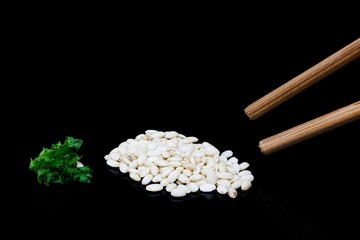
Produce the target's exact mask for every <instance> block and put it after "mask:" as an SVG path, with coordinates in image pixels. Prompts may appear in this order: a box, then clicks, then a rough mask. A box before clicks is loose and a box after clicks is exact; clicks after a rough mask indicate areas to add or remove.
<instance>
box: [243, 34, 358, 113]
mask: <svg viewBox="0 0 360 240" xmlns="http://www.w3.org/2000/svg"><path fill="white" fill-rule="evenodd" d="M359 56H360V38H358V39H357V40H355V41H354V42H352V43H350V44H348V45H347V46H345V47H344V48H342V49H340V50H339V51H337V52H335V53H334V54H332V55H331V56H329V57H327V58H326V59H324V60H323V61H321V62H319V63H318V64H316V65H314V66H313V67H311V68H309V69H308V70H306V71H305V72H303V73H301V74H300V75H298V76H296V77H294V78H293V79H291V80H290V81H288V82H286V83H285V84H283V85H281V86H280V87H278V88H276V89H275V90H273V91H272V92H270V93H268V94H266V95H265V96H263V97H262V98H260V99H258V100H257V101H255V102H254V103H252V104H250V105H249V106H248V107H246V108H245V110H244V111H245V113H246V115H247V116H248V117H249V118H250V119H251V120H254V119H257V118H259V117H261V116H262V115H264V114H265V113H267V112H269V111H270V110H272V109H273V108H275V107H276V106H278V105H280V104H281V103H283V102H285V101H286V100H288V99H289V98H291V97H293V96H295V95H296V94H298V93H300V92H301V91H303V90H305V89H306V88H308V87H310V86H311V85H313V84H315V83H316V82H318V81H320V80H321V79H323V78H324V77H326V76H328V75H329V74H331V73H333V72H334V71H336V70H338V69H340V68H341V67H343V66H345V65H346V64H348V63H350V62H351V61H353V60H355V59H356V58H358V57H359Z"/></svg>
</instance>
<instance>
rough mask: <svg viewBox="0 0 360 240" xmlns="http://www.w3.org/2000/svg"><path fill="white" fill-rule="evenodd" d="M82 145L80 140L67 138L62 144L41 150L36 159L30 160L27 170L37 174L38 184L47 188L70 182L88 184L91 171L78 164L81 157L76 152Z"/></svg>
mask: <svg viewBox="0 0 360 240" xmlns="http://www.w3.org/2000/svg"><path fill="white" fill-rule="evenodd" d="M82 143H83V140H81V139H75V138H73V137H67V138H66V140H65V142H64V144H62V143H61V142H58V143H56V144H53V145H52V146H51V148H50V149H49V148H43V150H42V151H41V153H40V154H39V156H38V157H37V158H35V159H30V166H29V168H30V170H33V171H35V172H36V173H37V175H38V176H37V179H38V182H39V183H44V184H45V185H47V186H49V185H50V183H59V184H64V183H68V182H71V181H77V182H84V183H90V182H91V177H92V175H91V173H92V170H91V169H90V168H89V167H87V166H82V164H79V163H78V162H79V160H80V159H81V156H79V155H78V154H77V150H79V148H80V147H81V144H82ZM77 166H78V167H77Z"/></svg>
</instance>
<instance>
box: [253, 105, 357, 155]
mask: <svg viewBox="0 0 360 240" xmlns="http://www.w3.org/2000/svg"><path fill="white" fill-rule="evenodd" d="M357 119H360V101H357V102H355V103H353V104H350V105H348V106H345V107H343V108H340V109H338V110H335V111H333V112H330V113H328V114H325V115H323V116H320V117H318V118H315V119H313V120H310V121H308V122H305V123H303V124H300V125H298V126H296V127H293V128H290V129H288V130H286V131H283V132H280V133H278V134H275V135H273V136H271V137H268V138H265V139H263V140H261V141H260V142H259V147H260V150H261V152H262V153H264V154H265V155H268V154H271V153H274V152H276V151H279V150H281V149H284V148H286V147H289V146H291V145H294V144H296V143H298V142H301V141H303V140H306V139H309V138H311V137H314V136H316V135H319V134H321V133H324V132H327V131H329V130H331V129H334V128H336V127H339V126H341V125H344V124H346V123H349V122H352V121H354V120H357Z"/></svg>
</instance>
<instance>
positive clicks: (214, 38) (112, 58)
mask: <svg viewBox="0 0 360 240" xmlns="http://www.w3.org/2000/svg"><path fill="white" fill-rule="evenodd" d="M215 17H216V16H215ZM288 17H289V16H288ZM134 18H135V17H134ZM154 18H156V17H154ZM185 19H186V16H182V18H179V19H178V21H174V22H173V21H171V22H168V21H167V18H159V19H157V20H156V21H147V20H142V21H139V22H138V23H137V24H134V22H135V20H136V19H131V20H128V21H120V22H121V23H119V25H116V26H114V25H108V24H106V23H107V22H106V21H105V23H101V24H99V23H97V21H94V22H91V23H89V22H86V21H85V20H84V22H82V21H81V19H80V20H79V21H77V22H76V23H70V24H63V22H62V21H61V20H59V21H58V22H52V23H50V24H49V23H46V21H44V19H39V21H38V22H36V23H26V22H23V23H22V25H21V26H22V28H21V31H20V35H21V37H19V38H16V39H15V40H16V41H15V44H16V45H17V51H16V52H14V56H13V57H14V58H15V60H16V61H18V62H20V63H21V67H20V68H15V69H14V71H13V73H12V76H11V78H10V79H9V82H10V89H9V91H11V93H12V96H13V97H12V98H10V100H7V101H8V102H11V104H6V106H4V111H6V113H7V116H8V117H6V118H5V119H4V120H5V121H4V124H3V129H4V132H5V133H8V132H9V133H10V134H6V135H5V137H4V139H5V140H6V141H7V142H9V143H11V144H10V145H11V146H9V147H7V148H6V149H4V151H5V160H4V161H7V162H12V163H15V167H14V169H15V171H14V169H8V170H6V171H5V172H6V182H5V183H6V184H5V185H6V186H4V188H5V189H6V190H10V191H9V192H6V194H4V199H5V200H8V201H7V203H6V204H8V205H6V204H4V206H6V207H7V206H9V207H8V210H6V211H10V213H11V214H10V215H9V217H7V222H8V223H11V224H14V225H18V226H23V227H24V228H23V229H30V231H28V230H26V231H28V232H29V233H33V234H35V235H37V231H38V230H39V229H40V228H41V229H42V231H45V230H49V231H52V232H53V233H56V234H58V235H62V234H64V235H68V230H69V229H75V230H78V231H75V234H76V233H77V234H79V235H81V234H83V233H84V232H86V233H88V234H89V235H90V236H91V235H92V234H95V233H97V232H100V233H101V234H104V235H105V234H114V235H118V236H119V237H122V234H124V233H129V234H130V235H132V236H134V237H139V236H140V234H146V235H149V236H153V237H162V236H164V235H162V234H163V233H162V231H165V230H164V229H174V232H173V233H172V234H174V236H180V237H182V236H184V237H187V236H189V235H191V236H206V235H207V234H210V236H211V235H212V234H213V233H219V234H221V235H223V236H224V237H228V236H231V235H233V236H238V237H244V236H251V237H253V238H261V237H262V236H266V237H267V238H276V239H325V238H329V237H331V236H335V235H336V234H352V233H354V232H356V221H355V222H354V221H352V220H350V219H349V216H350V217H351V216H353V217H355V218H356V217H357V215H358V213H359V207H358V202H359V198H358V197H357V189H358V179H357V178H358V175H359V174H358V171H359V170H358V168H357V167H356V166H357V160H358V159H359V154H358V147H359V141H358V139H357V137H358V135H359V133H360V132H359V127H360V126H359V122H353V123H350V124H347V125H345V126H342V127H340V128H337V129H334V130H332V131H330V132H328V133H324V134H322V135H320V136H317V137H314V138H312V139H309V140H307V141H305V142H302V143H299V144H297V145H295V146H292V147H289V148H287V149H284V150H282V151H280V152H277V153H274V154H272V155H269V156H264V155H262V154H261V153H260V151H259V149H258V147H257V144H258V141H259V140H261V139H263V138H265V137H268V136H270V135H272V134H275V133H278V132H280V131H283V130H286V129H288V128H290V127H293V126H295V125H297V124H300V123H303V122H305V121H307V120H310V119H313V118H315V117H318V116H320V115H322V114H325V113H328V112H330V111H333V110H335V109H338V108H340V107H343V106H345V105H348V104H350V103H353V102H355V101H357V100H359V90H358V89H359V88H358V87H357V83H358V80H359V79H360V68H359V60H357V61H355V62H353V63H351V64H349V65H347V66H345V67H344V68H342V69H340V70H338V71H337V72H336V73H334V74H332V75H331V76H329V77H327V78H326V79H324V80H323V81H321V82H320V83H318V84H316V85H314V86H312V87H311V88H309V89H308V90H306V91H305V92H303V93H301V94H299V95H297V96H296V97H294V98H292V99H290V100H289V101H287V102H286V103H284V104H283V105H281V106H279V107H278V108H276V109H274V110H273V111H271V112H269V113H268V114H266V115H264V116H263V117H262V118H260V119H258V120H255V121H250V120H249V119H248V118H247V117H246V115H245V114H244V112H243V109H244V108H245V107H246V106H247V105H249V104H250V103H252V102H253V101H255V100H257V99H258V98H260V97H261V96H263V95H264V94H266V93H268V92H269V91H271V90H273V89H274V88H276V87H278V86H280V85H281V84H283V83H285V82H286V81H288V80H290V79H291V78H292V77H295V76H296V75H297V74H300V73H301V72H303V71H305V70H306V69H308V68H309V67H311V66H313V65H314V64H316V63H318V62H319V61H321V60H323V59H324V58H326V57H327V56H329V55H330V54H332V53H334V52H335V51H337V50H339V49H340V48H342V47H344V46H345V45H347V44H349V43H350V42H352V41H354V40H355V39H356V38H358V37H359V34H358V32H357V31H355V30H354V29H350V30H347V29H345V28H343V26H341V25H336V24H327V23H325V22H322V21H319V22H313V23H312V24H311V25H307V24H304V25H296V24H292V23H291V24H290V25H287V24H285V23H286V19H281V18H280V20H279V21H272V22H270V21H269V22H268V21H260V23H259V24H256V23H255V22H252V20H254V19H247V20H244V19H239V18H238V17H236V15H235V16H233V15H232V16H228V17H221V18H219V19H216V20H213V21H209V19H207V18H205V19H198V20H197V21H190V22H186V21H185ZM287 19H288V18H287ZM108 21H109V22H110V21H112V19H109V20H108ZM249 21H251V25H249V24H250V23H249ZM130 22H131V24H130ZM330 25H331V26H330ZM23 39H26V40H25V41H24V40H23ZM18 66H20V65H18ZM20 80H21V81H20ZM19 89H21V90H22V91H25V92H21V93H20V90H19ZM17 90H19V91H17ZM6 92H7V91H5V93H6ZM17 99H18V100H17ZM17 122H20V124H17ZM147 129H157V130H162V131H167V130H175V131H177V132H179V133H183V134H185V135H187V136H196V137H198V138H199V140H200V141H201V142H202V141H207V142H210V143H212V144H213V145H214V146H216V147H217V148H218V149H219V150H220V151H224V150H227V149H231V150H233V151H234V155H235V156H236V157H238V158H239V159H240V161H247V162H249V163H250V170H251V171H252V172H253V174H254V176H255V181H254V182H253V188H252V189H251V190H250V191H248V192H247V193H245V194H242V193H241V194H239V196H238V197H237V198H236V199H230V198H228V197H227V196H219V194H217V193H214V194H200V193H198V194H194V195H191V196H188V197H186V198H185V199H181V200H175V199H173V198H171V197H170V196H169V194H166V193H160V194H149V193H147V192H146V191H144V189H143V187H141V186H140V184H137V183H134V182H133V181H132V180H130V179H128V178H127V176H123V175H119V173H118V172H117V171H114V170H113V169H109V168H108V167H107V166H106V164H105V160H104V158H103V157H104V155H105V154H107V153H109V152H110V151H111V150H112V149H113V148H114V147H116V146H117V145H118V144H119V143H121V142H122V141H125V140H126V139H128V138H134V137H135V136H136V135H138V134H140V133H143V132H144V131H145V130H147ZM66 136H74V137H75V138H80V139H83V140H84V144H83V146H82V147H81V149H80V153H81V154H82V155H83V160H82V162H83V163H84V164H85V165H89V166H90V167H91V168H92V169H93V170H94V173H93V180H92V183H91V184H70V185H68V186H50V187H46V186H43V185H39V184H38V183H37V181H36V174H35V173H34V172H31V171H30V170H29V169H28V165H29V162H30V158H34V157H36V156H37V155H38V154H39V152H40V151H41V149H42V147H49V146H50V145H51V144H52V143H55V142H58V141H64V139H65V137H66ZM8 188H9V189H8ZM36 229H37V230H36ZM85 229H86V231H85ZM175 229H176V230H175ZM189 231H193V233H190V232H189ZM17 233H18V232H16V231H15V232H13V234H17ZM39 235H41V234H39ZM103 237H105V236H103Z"/></svg>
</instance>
